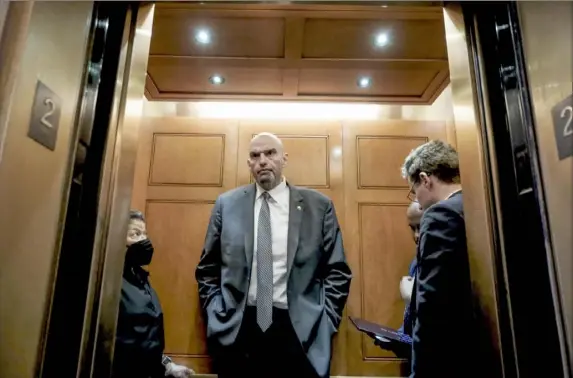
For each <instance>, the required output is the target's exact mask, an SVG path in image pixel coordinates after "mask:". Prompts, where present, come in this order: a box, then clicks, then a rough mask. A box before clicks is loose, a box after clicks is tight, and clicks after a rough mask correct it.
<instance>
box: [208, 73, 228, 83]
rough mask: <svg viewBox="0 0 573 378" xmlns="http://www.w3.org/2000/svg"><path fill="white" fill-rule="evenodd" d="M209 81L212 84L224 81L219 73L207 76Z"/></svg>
mask: <svg viewBox="0 0 573 378" xmlns="http://www.w3.org/2000/svg"><path fill="white" fill-rule="evenodd" d="M209 82H210V83H211V84H213V85H221V84H223V83H224V82H225V78H224V77H223V76H221V75H213V76H211V77H210V78H209Z"/></svg>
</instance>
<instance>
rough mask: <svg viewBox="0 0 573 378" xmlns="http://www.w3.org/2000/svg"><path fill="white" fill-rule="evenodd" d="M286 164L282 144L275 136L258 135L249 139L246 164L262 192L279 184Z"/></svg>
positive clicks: (285, 155) (268, 134) (269, 134)
mask: <svg viewBox="0 0 573 378" xmlns="http://www.w3.org/2000/svg"><path fill="white" fill-rule="evenodd" d="M286 162H287V154H286V153H285V152H284V147H283V142H282V141H281V140H280V138H279V137H277V136H276V135H274V134H271V133H259V134H257V135H255V136H254V137H253V139H251V143H250V144H249V158H248V160H247V164H248V166H249V169H250V170H251V173H252V175H253V177H254V179H255V181H256V182H257V183H258V184H259V185H260V186H261V187H262V188H263V189H264V190H267V191H268V190H271V189H273V188H274V187H276V186H277V185H278V184H280V182H281V180H282V173H283V168H284V166H285V165H286Z"/></svg>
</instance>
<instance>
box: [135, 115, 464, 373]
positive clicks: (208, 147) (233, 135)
mask: <svg viewBox="0 0 573 378" xmlns="http://www.w3.org/2000/svg"><path fill="white" fill-rule="evenodd" d="M262 131H268V132H273V133H276V134H277V135H279V136H280V137H281V138H282V139H283V142H284V145H285V149H286V151H287V152H288V154H289V162H288V166H287V168H286V169H285V175H286V177H287V178H288V180H289V181H290V182H291V183H293V184H295V185H301V186H306V187H311V188H314V189H316V190H318V191H320V192H322V193H324V194H326V195H327V196H329V197H330V198H331V199H332V200H333V201H334V204H335V206H336V211H337V214H338V218H339V221H340V223H341V226H342V231H343V237H344V242H345V247H346V254H347V258H348V261H349V263H350V265H351V268H352V271H353V274H354V280H353V283H352V288H351V294H350V298H349V301H348V306H347V309H346V310H347V315H350V316H359V317H363V318H366V319H368V320H371V321H375V322H379V323H382V324H387V325H389V326H392V327H396V328H397V327H399V326H400V324H401V321H402V316H403V311H404V303H403V302H402V299H401V298H400V294H399V281H400V277H402V276H403V275H405V274H407V269H408V264H409V263H410V261H411V259H412V258H413V256H414V254H415V245H414V242H413V241H412V237H411V235H410V231H409V229H408V226H407V222H406V216H405V212H406V208H407V206H408V199H407V194H408V191H409V187H408V185H407V183H406V182H405V181H404V180H403V179H402V178H401V174H400V166H401V164H402V162H403V159H404V158H405V156H406V155H407V154H408V153H409V152H410V150H411V149H413V148H415V147H416V146H418V145H420V144H422V143H424V142H426V141H427V140H429V139H437V138H439V139H448V134H450V135H451V133H448V132H447V127H446V122H445V121H404V120H385V121H371V122H362V121H361V122H357V121H354V122H348V121H345V122H342V121H280V122H279V121H255V120H241V121H238V120H200V119H197V118H191V117H149V118H146V119H145V120H144V125H143V128H142V135H141V137H140V143H141V144H140V150H139V155H138V161H137V168H136V182H135V185H134V193H133V207H134V208H138V209H141V210H144V211H145V213H146V216H147V219H148V232H149V235H150V237H151V239H152V240H153V242H154V244H155V247H156V254H155V256H154V261H153V263H152V265H151V277H152V282H153V285H154V287H155V288H156V290H157V291H158V293H159V296H160V299H161V302H162V304H163V307H164V312H165V321H166V342H167V349H166V353H168V354H170V355H172V356H174V357H175V360H176V361H179V362H182V363H185V364H187V365H189V366H192V367H193V368H194V369H196V370H197V371H198V372H202V373H207V372H210V364H209V358H208V355H207V350H206V347H205V335H204V330H203V320H202V319H201V314H200V308H199V305H198V298H197V286H196V282H195V278H194V270H195V266H196V264H197V262H198V260H199V256H200V254H201V250H202V245H203V241H204V237H205V231H206V226H207V222H208V219H209V215H210V211H211V208H212V206H213V204H214V201H215V199H216V198H217V196H218V195H219V194H221V193H223V192H225V191H227V190H230V189H232V188H235V187H236V186H239V185H244V184H248V183H249V182H251V178H250V175H249V170H248V167H247V164H246V160H247V154H248V144H249V141H250V139H251V138H252V136H253V135H254V134H256V133H258V132H262ZM451 142H453V141H451ZM334 349H335V350H334V357H333V365H332V374H333V375H354V376H401V375H403V368H404V361H403V360H400V359H397V358H396V357H395V356H393V355H392V354H391V353H388V352H384V351H382V350H380V349H379V348H377V347H375V346H374V345H373V344H372V341H371V340H370V339H369V338H368V337H365V336H363V335H362V334H361V333H359V332H358V331H356V329H354V327H352V326H350V325H349V324H348V322H347V320H346V319H345V320H344V321H343V324H342V327H341V329H340V332H339V334H338V336H337V337H336V341H335V347H334Z"/></svg>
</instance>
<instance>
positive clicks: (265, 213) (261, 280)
mask: <svg viewBox="0 0 573 378" xmlns="http://www.w3.org/2000/svg"><path fill="white" fill-rule="evenodd" d="M261 197H262V205H261V210H260V211H259V222H258V225H257V324H258V325H259V327H261V330H263V332H264V331H266V330H267V329H269V327H270V326H271V323H272V321H273V242H272V241H273V238H272V230H271V214H270V210H269V202H268V200H269V198H270V195H269V193H267V192H264V193H263V194H262V196H261Z"/></svg>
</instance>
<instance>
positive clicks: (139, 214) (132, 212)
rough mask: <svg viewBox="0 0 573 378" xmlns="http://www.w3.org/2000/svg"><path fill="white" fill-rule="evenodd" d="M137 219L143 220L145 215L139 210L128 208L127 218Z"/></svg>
mask: <svg viewBox="0 0 573 378" xmlns="http://www.w3.org/2000/svg"><path fill="white" fill-rule="evenodd" d="M133 219H137V220H140V221H142V222H145V216H144V215H143V213H142V212H141V211H139V210H129V220H133Z"/></svg>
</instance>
